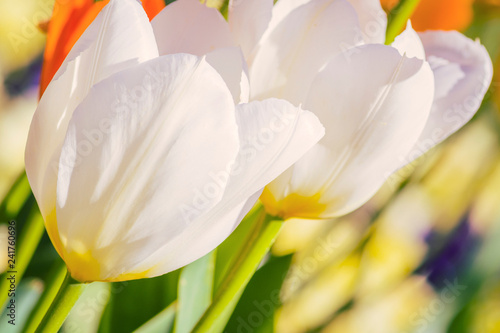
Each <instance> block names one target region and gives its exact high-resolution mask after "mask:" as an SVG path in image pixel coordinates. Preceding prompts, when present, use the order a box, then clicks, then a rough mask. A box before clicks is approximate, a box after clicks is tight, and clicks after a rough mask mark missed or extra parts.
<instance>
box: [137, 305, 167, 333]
mask: <svg viewBox="0 0 500 333" xmlns="http://www.w3.org/2000/svg"><path fill="white" fill-rule="evenodd" d="M176 311H177V302H173V303H172V304H170V305H169V306H168V307H166V308H165V309H164V310H163V311H162V312H160V313H158V314H157V315H156V316H154V317H153V318H151V319H150V320H149V321H148V322H146V323H144V325H142V326H141V327H139V328H138V329H137V330H135V331H134V333H168V332H171V331H172V329H173V326H174V319H175V312H176Z"/></svg>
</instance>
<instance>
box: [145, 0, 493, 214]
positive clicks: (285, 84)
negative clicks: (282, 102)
mask: <svg viewBox="0 0 500 333" xmlns="http://www.w3.org/2000/svg"><path fill="white" fill-rule="evenodd" d="M196 2H197V1H196V0H178V1H177V2H176V3H175V5H169V6H167V7H166V8H165V9H164V10H163V11H162V12H161V13H160V14H159V15H158V16H157V18H155V20H157V21H161V19H162V17H167V16H168V17H178V18H179V19H178V21H177V22H176V27H177V28H178V29H179V30H180V31H185V32H186V33H184V34H183V35H182V39H183V40H184V46H183V50H186V51H188V52H189V48H190V46H189V45H191V44H190V43H191V41H196V40H197V38H198V37H197V36H195V33H194V32H196V31H203V36H204V37H203V40H204V43H205V44H206V45H210V46H211V47H212V48H217V47H219V45H220V46H224V47H227V46H230V45H239V46H240V47H241V49H242V51H243V53H244V55H245V58H246V60H247V63H248V64H249V80H250V100H261V99H264V98H270V97H277V98H283V99H286V100H288V101H290V102H291V103H292V104H294V105H296V106H298V105H302V106H303V107H304V108H305V109H307V110H310V111H311V112H314V113H315V114H316V115H317V116H318V117H319V118H320V120H321V122H322V123H323V125H324V126H325V128H326V135H325V137H324V138H323V139H322V140H321V141H320V142H319V143H318V144H317V145H316V146H315V147H314V148H313V149H312V150H310V151H309V152H308V153H307V154H306V155H305V156H304V157H303V158H302V159H300V161H298V162H297V163H296V164H295V165H294V166H293V167H291V168H290V169H288V170H287V171H286V172H285V173H283V174H282V175H281V176H280V177H278V178H277V179H276V180H275V181H273V182H272V183H271V184H270V185H269V186H267V187H266V189H265V191H264V193H263V195H262V197H261V200H262V201H263V203H264V205H265V206H266V208H267V210H268V212H270V213H271V214H275V215H279V216H281V217H285V218H287V217H305V218H328V217H335V216H339V215H343V214H346V213H348V212H350V211H352V210H354V209H356V208H357V207H359V206H360V205H362V204H363V203H364V202H366V201H367V200H368V199H369V198H370V197H371V196H373V194H374V193H375V192H376V191H377V190H378V189H379V188H380V187H381V186H382V184H383V183H384V181H385V180H386V179H387V178H388V177H389V176H390V175H391V174H392V173H393V172H394V171H395V170H397V169H398V168H400V167H402V166H404V165H406V164H408V163H410V162H412V161H413V160H414V159H415V158H417V157H418V156H420V155H422V154H423V153H425V152H426V151H427V150H429V149H430V148H432V147H433V146H435V145H436V144H438V143H440V142H441V141H443V140H444V139H445V138H447V137H448V136H450V135H451V134H452V133H453V132H455V131H456V130H457V129H459V128H460V127H462V126H463V125H464V124H465V123H466V122H467V121H469V120H470V119H471V117H472V116H473V115H474V114H475V112H476V111H477V109H478V108H479V106H480V104H481V101H482V99H483V97H484V94H485V92H486V90H487V88H488V86H489V83H490V81H491V78H492V64H491V60H490V58H489V56H488V53H487V51H486V50H485V48H484V47H483V46H482V45H481V44H480V43H478V42H475V41H472V40H470V39H468V38H466V37H465V36H463V35H462V34H460V33H458V32H442V31H430V32H426V33H423V34H417V33H415V32H414V31H413V29H412V28H411V26H408V28H407V30H406V31H405V32H404V33H403V34H402V35H401V36H399V38H398V39H397V40H396V42H395V43H394V44H393V45H392V46H386V45H382V43H384V41H385V32H386V25H387V17H386V15H385V13H384V11H383V10H382V8H381V6H380V3H379V1H378V0H279V1H278V2H277V3H276V5H274V6H273V1H272V0H231V1H230V4H229V14H228V24H225V22H224V21H223V20H222V17H217V16H218V13H215V12H212V11H211V10H210V9H207V8H206V7H205V6H203V5H201V4H197V3H196ZM188 7H190V8H191V7H196V8H197V10H196V11H188V9H187V8H188ZM190 13H196V14H192V15H191V14H190ZM219 16H220V15H219ZM181 17H182V20H183V21H181ZM208 18H210V19H208ZM207 22H211V23H210V24H207ZM211 32H213V33H211ZM218 32H223V34H222V33H221V34H219V33H218ZM229 33H231V34H232V36H233V39H232V40H230V39H229V38H227V37H224V42H222V41H221V39H218V37H217V38H215V37H211V36H212V35H217V36H222V35H224V36H226V35H228V34H229ZM158 36H160V34H157V38H158ZM172 38H173V36H171V35H169V34H168V33H165V34H163V35H161V38H160V39H158V40H159V42H161V43H162V44H168V43H170V42H169V40H170V39H172ZM193 44H195V43H193ZM209 50H210V48H207V49H205V50H203V52H208V51H209Z"/></svg>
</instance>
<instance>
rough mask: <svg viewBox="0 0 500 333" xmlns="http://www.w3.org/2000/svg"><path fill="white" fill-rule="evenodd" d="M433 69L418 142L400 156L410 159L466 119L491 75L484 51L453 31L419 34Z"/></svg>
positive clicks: (454, 129) (439, 140) (481, 98)
mask: <svg viewBox="0 0 500 333" xmlns="http://www.w3.org/2000/svg"><path fill="white" fill-rule="evenodd" d="M419 35H420V38H421V40H422V43H423V45H424V48H425V54H426V56H427V61H428V62H429V64H430V65H431V68H432V71H433V72H434V80H435V89H436V90H435V96H434V103H433V105H432V111H431V114H430V116H429V121H428V122H427V125H426V126H425V128H424V131H423V133H422V135H421V136H420V138H419V140H418V143H417V144H416V145H415V147H414V148H413V149H412V151H411V152H410V154H409V155H408V156H407V157H406V158H405V159H404V160H402V161H401V162H402V165H404V164H407V163H410V162H411V161H413V160H414V159H416V158H417V157H419V156H421V155H422V154H423V153H425V152H426V151H427V150H429V149H430V148H432V147H434V146H435V145H437V144H438V143H440V142H442V141H443V140H444V139H446V138H447V137H449V136H450V135H451V134H453V133H454V132H456V131H457V130H458V129H459V128H461V127H462V126H463V125H464V124H465V123H467V122H468V121H469V120H470V119H471V118H472V117H473V116H474V114H475V113H476V111H477V110H478V109H479V106H480V105H481V102H482V100H483V98H484V95H485V93H486V91H487V90H488V87H489V85H490V83H491V80H492V76H493V65H492V63H491V59H490V56H489V54H488V51H486V49H485V48H484V46H482V45H481V44H480V43H479V42H478V41H473V40H471V39H469V38H467V37H465V36H464V35H462V34H461V33H459V32H457V31H448V32H445V31H428V32H424V33H421V34H419Z"/></svg>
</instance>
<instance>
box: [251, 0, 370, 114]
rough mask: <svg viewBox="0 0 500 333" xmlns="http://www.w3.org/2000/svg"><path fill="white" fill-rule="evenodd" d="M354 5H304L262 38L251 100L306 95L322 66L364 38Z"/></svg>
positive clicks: (342, 0)
mask: <svg viewBox="0 0 500 333" xmlns="http://www.w3.org/2000/svg"><path fill="white" fill-rule="evenodd" d="M359 31H360V30H359V23H358V19H357V15H356V12H355V10H354V8H353V7H352V6H351V5H350V4H349V2H347V1H346V0H336V1H333V2H332V1H330V0H318V1H312V2H309V3H307V4H305V5H303V6H300V7H298V8H296V9H295V10H293V11H292V12H291V13H290V14H289V15H287V16H286V17H285V18H284V19H283V20H282V21H281V22H280V23H279V24H278V25H277V26H276V27H275V28H274V29H273V31H270V32H269V34H268V35H267V36H266V37H265V38H263V40H262V41H261V43H260V45H259V49H258V51H257V53H256V55H255V58H254V60H253V63H252V66H251V68H250V87H251V89H250V92H251V96H252V99H257V100H261V99H265V98H269V97H277V98H284V99H286V100H288V101H290V102H291V103H292V104H294V105H299V103H301V102H303V101H304V99H305V95H306V93H307V90H308V87H309V85H310V84H311V82H312V81H313V79H314V77H315V76H316V74H317V73H318V72H319V70H320V69H321V68H322V67H323V66H324V65H325V64H326V63H327V62H328V60H329V59H331V58H332V57H333V56H334V55H336V54H338V53H340V52H342V51H343V50H345V49H348V48H350V47H352V46H355V45H357V44H358V43H361V42H362V40H359V39H360V38H359V36H360V34H359Z"/></svg>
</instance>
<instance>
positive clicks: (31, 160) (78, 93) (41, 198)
mask: <svg viewBox="0 0 500 333" xmlns="http://www.w3.org/2000/svg"><path fill="white" fill-rule="evenodd" d="M157 56H158V49H157V47H156V42H155V40H154V35H153V30H152V28H151V25H150V24H149V20H148V18H147V16H146V14H145V13H144V10H143V9H142V7H141V6H140V4H138V3H137V1H135V0H112V1H110V3H109V4H108V5H107V6H106V7H104V8H103V9H102V11H101V12H100V13H99V15H97V18H96V19H95V20H94V21H93V22H92V23H91V24H90V26H89V27H88V28H87V30H86V31H85V32H84V33H83V35H82V36H81V38H80V39H79V40H78V41H77V42H76V44H75V46H74V47H73V49H72V50H71V52H70V53H69V55H68V56H67V58H66V59H65V60H64V62H63V64H62V65H61V68H60V69H59V70H58V71H57V73H56V75H55V76H54V79H53V80H52V81H51V82H50V84H49V85H48V87H47V89H46V91H45V93H44V95H43V96H42V98H41V100H40V103H39V105H38V108H37V110H36V112H35V115H34V117H33V121H32V124H31V128H30V132H29V138H28V143H27V146H26V172H27V175H28V179H29V181H30V184H31V187H32V189H33V193H34V195H35V197H36V199H37V202H38V205H39V206H40V210H41V211H42V214H43V216H44V217H46V216H47V215H48V214H50V213H51V211H52V210H53V209H54V207H55V193H56V179H57V178H56V177H57V168H58V161H59V154H60V150H61V145H62V142H63V140H64V136H65V134H66V129H67V126H68V122H69V120H70V119H71V116H72V114H73V111H74V110H75V108H76V107H77V105H78V104H79V103H80V102H81V100H82V99H83V98H85V96H86V95H87V94H88V91H89V90H90V88H91V87H92V85H94V84H95V83H97V82H99V81H101V80H102V79H104V78H106V77H108V76H109V75H111V74H113V73H115V72H117V71H120V70H123V69H125V68H129V67H131V66H134V65H136V64H138V63H141V62H143V61H146V60H149V59H152V58H154V57H157Z"/></svg>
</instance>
